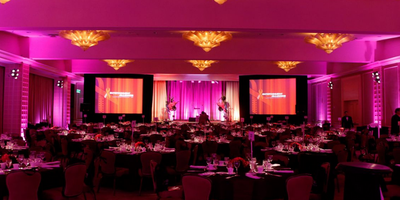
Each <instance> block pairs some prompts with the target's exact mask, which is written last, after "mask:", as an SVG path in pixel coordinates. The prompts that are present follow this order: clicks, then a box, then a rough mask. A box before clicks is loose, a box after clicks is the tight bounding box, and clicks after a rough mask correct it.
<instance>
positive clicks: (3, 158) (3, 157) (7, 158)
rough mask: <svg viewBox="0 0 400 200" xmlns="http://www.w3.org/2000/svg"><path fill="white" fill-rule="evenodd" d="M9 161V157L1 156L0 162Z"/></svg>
mask: <svg viewBox="0 0 400 200" xmlns="http://www.w3.org/2000/svg"><path fill="white" fill-rule="evenodd" d="M9 160H11V158H10V155H8V154H4V155H3V156H1V162H7V161H9Z"/></svg>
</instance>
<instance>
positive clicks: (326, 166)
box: [310, 162, 331, 200]
mask: <svg viewBox="0 0 400 200" xmlns="http://www.w3.org/2000/svg"><path fill="white" fill-rule="evenodd" d="M321 168H322V170H323V172H324V175H325V176H324V177H323V185H322V193H320V194H316V193H311V195H310V200H322V199H324V197H325V195H326V194H327V192H328V181H329V175H330V171H331V164H330V163H329V162H325V163H322V165H321Z"/></svg>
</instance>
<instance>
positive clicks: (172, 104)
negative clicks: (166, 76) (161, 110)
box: [166, 97, 178, 113]
mask: <svg viewBox="0 0 400 200" xmlns="http://www.w3.org/2000/svg"><path fill="white" fill-rule="evenodd" d="M177 103H178V101H174V97H171V98H170V99H169V100H168V101H166V106H167V112H168V113H169V112H170V111H175V110H176V104H177Z"/></svg>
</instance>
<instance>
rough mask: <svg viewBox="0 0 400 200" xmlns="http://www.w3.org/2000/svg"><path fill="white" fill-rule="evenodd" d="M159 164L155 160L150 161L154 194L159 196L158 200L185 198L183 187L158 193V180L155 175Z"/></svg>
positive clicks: (170, 188) (169, 188) (171, 188)
mask: <svg viewBox="0 0 400 200" xmlns="http://www.w3.org/2000/svg"><path fill="white" fill-rule="evenodd" d="M157 166H158V163H157V162H156V161H154V160H150V172H151V179H152V181H153V189H154V192H155V193H156V194H157V196H158V199H160V200H163V199H182V197H183V190H182V187H179V186H178V187H168V189H167V190H165V191H158V188H157V178H156V175H155V172H156V168H157Z"/></svg>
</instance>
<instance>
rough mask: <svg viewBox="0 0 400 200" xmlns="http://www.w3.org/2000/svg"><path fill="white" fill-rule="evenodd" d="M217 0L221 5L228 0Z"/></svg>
mask: <svg viewBox="0 0 400 200" xmlns="http://www.w3.org/2000/svg"><path fill="white" fill-rule="evenodd" d="M214 1H215V2H217V3H218V4H219V5H222V4H224V3H225V2H226V1H227V0H214Z"/></svg>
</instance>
